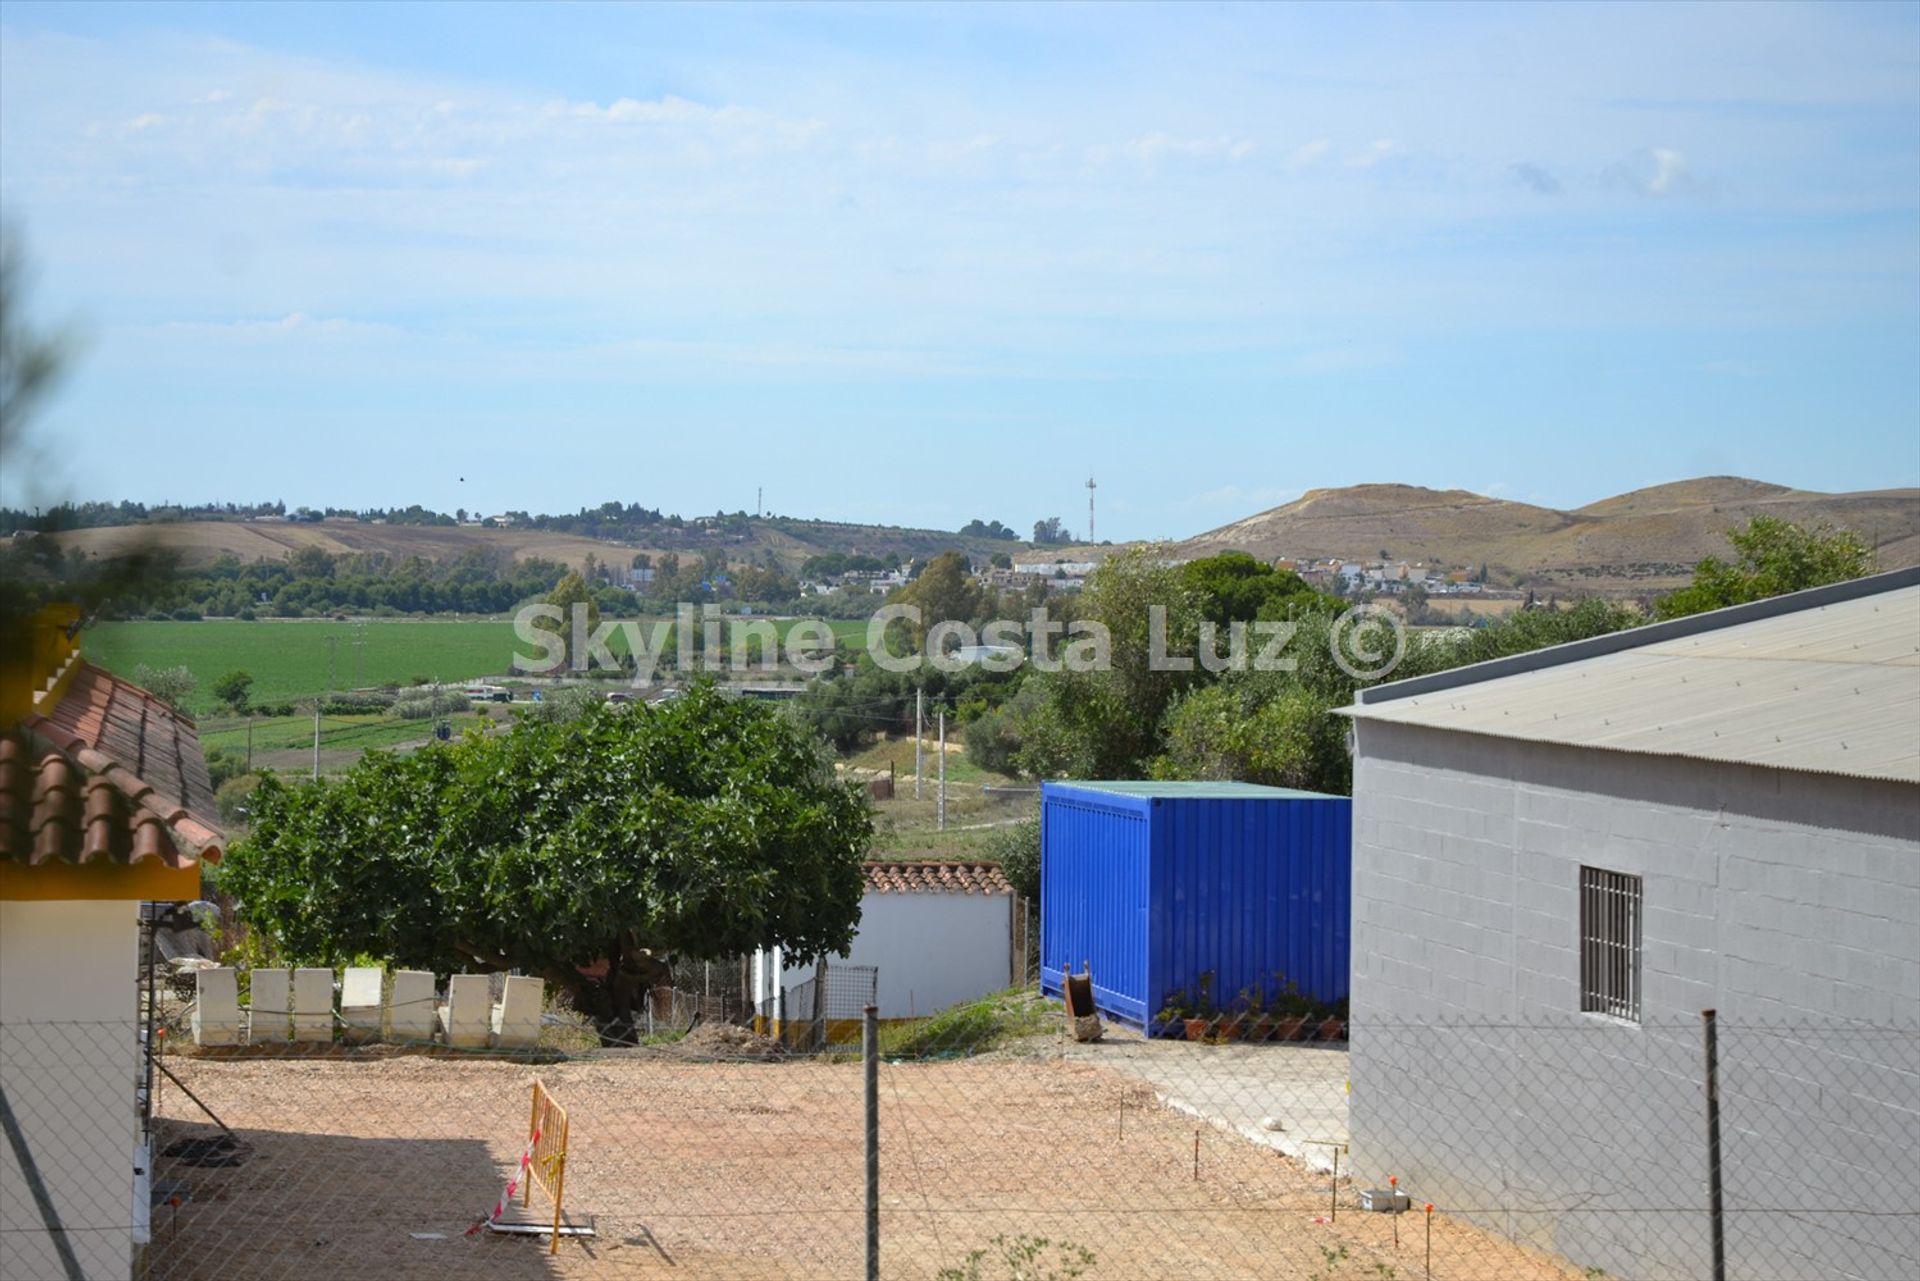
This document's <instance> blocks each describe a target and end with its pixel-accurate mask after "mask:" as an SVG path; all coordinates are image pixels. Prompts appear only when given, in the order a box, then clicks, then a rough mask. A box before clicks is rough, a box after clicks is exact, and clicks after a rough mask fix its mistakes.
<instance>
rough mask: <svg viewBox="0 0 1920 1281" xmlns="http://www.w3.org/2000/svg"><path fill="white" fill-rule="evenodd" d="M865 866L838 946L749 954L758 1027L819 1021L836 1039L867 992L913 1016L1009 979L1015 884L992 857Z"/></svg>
mask: <svg viewBox="0 0 1920 1281" xmlns="http://www.w3.org/2000/svg"><path fill="white" fill-rule="evenodd" d="M865 871H866V892H865V893H864V894H863V895H862V896H861V899H860V925H859V928H858V931H857V932H856V933H855V934H854V938H853V946H852V948H850V949H849V950H848V951H847V953H846V954H845V955H844V956H839V957H830V958H828V959H827V960H825V961H823V962H821V963H820V964H819V965H805V966H791V965H788V964H786V960H785V957H784V956H783V955H782V950H781V949H780V948H777V947H774V948H763V949H761V950H760V951H758V952H756V953H755V954H754V958H753V992H754V1010H755V1014H756V1016H757V1017H756V1022H759V1023H760V1024H761V1025H762V1026H763V1027H767V1026H787V1025H792V1024H796V1023H806V1024H812V1023H815V1022H819V1023H823V1024H824V1025H825V1027H824V1029H823V1030H824V1031H825V1033H826V1034H828V1035H830V1036H832V1037H833V1038H834V1039H841V1037H843V1036H844V1035H846V1034H847V1033H848V1032H850V1031H852V1029H850V1028H848V1027H846V1026H845V1025H846V1024H847V1023H849V1022H851V1023H855V1024H857V1021H858V1020H859V1018H860V1013H861V1007H862V1006H863V1005H865V1004H866V1002H867V1001H868V1000H871V1001H872V1002H873V1003H874V1004H875V1005H877V1006H879V1009H880V1017H881V1018H882V1019H889V1020H896V1019H911V1018H920V1017H924V1016H925V1015H928V1014H934V1013H937V1012H938V1011H940V1010H944V1009H947V1008H948V1007H950V1006H954V1005H959V1004H961V1003H963V1002H966V1001H972V1000H977V999H978V998H980V997H982V996H986V995H987V994H989V993H991V992H998V991H1000V990H1001V989H1003V988H1005V987H1008V986H1009V985H1010V984H1011V983H1012V982H1013V966H1014V941H1013V922H1014V916H1013V886H1012V884H1011V883H1009V882H1008V880H1007V878H1006V877H1005V876H1004V875H1002V874H1001V871H1000V868H999V865H998V864H995V863H952V862H948V863H914V862H878V861H876V862H869V863H867V864H866V865H865ZM823 979H824V982H822V980H823ZM816 994H817V995H816ZM854 1034H855V1035H857V1032H855V1033H854Z"/></svg>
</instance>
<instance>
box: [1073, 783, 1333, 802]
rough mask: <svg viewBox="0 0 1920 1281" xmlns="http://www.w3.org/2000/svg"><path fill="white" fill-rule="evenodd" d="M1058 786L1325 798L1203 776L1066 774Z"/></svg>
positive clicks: (1123, 793) (1136, 792)
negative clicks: (1095, 776) (1086, 776)
mask: <svg viewBox="0 0 1920 1281" xmlns="http://www.w3.org/2000/svg"><path fill="white" fill-rule="evenodd" d="M1058 786H1061V787H1079V788H1085V789H1086V790H1087V791H1090V792H1113V793H1115V794H1117V795H1120V796H1159V797H1166V798H1172V797H1180V798H1182V799H1190V798H1206V797H1212V798H1215V799H1224V798H1231V799H1233V800H1241V801H1261V800H1265V801H1284V800H1300V799H1302V798H1310V799H1313V800H1322V799H1324V798H1325V796H1326V793H1324V792H1303V791H1299V790H1298V789H1296V788H1291V787H1268V786H1267V785H1266V784H1264V783H1234V782H1227V781H1214V780H1209V779H1200V780H1196V781H1191V782H1189V781H1185V780H1176V781H1167V780H1157V779H1144V780H1141V779H1079V778H1063V779H1061V780H1059V783H1058Z"/></svg>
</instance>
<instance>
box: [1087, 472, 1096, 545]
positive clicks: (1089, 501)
mask: <svg viewBox="0 0 1920 1281" xmlns="http://www.w3.org/2000/svg"><path fill="white" fill-rule="evenodd" d="M1095 488H1096V486H1095V485H1094V483H1093V477H1091V476H1089V477H1087V541H1088V542H1089V543H1091V542H1094V541H1096V540H1095V538H1094V536H1093V491H1094V489H1095Z"/></svg>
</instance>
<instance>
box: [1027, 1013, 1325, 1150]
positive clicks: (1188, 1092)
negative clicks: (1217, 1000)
mask: <svg viewBox="0 0 1920 1281" xmlns="http://www.w3.org/2000/svg"><path fill="white" fill-rule="evenodd" d="M1063 1054H1064V1057H1066V1058H1069V1059H1073V1060H1076V1061H1079V1062H1086V1063H1099V1064H1101V1065H1102V1066H1104V1067H1109V1068H1112V1069H1113V1070H1114V1071H1117V1072H1125V1073H1126V1074H1128V1075H1129V1076H1134V1077H1137V1078H1139V1079H1140V1080H1141V1081H1144V1082H1146V1083H1147V1084H1148V1085H1150V1086H1152V1087H1153V1090H1154V1094H1155V1096H1156V1097H1157V1098H1158V1099H1159V1100H1160V1102H1161V1103H1163V1104H1164V1105H1165V1106H1167V1107H1170V1108H1173V1109H1174V1110H1176V1111H1180V1112H1185V1113H1187V1114H1188V1115H1189V1116H1192V1117H1195V1118H1197V1119H1200V1120H1203V1121H1205V1122H1207V1123H1208V1124H1209V1125H1212V1126H1214V1127H1215V1128H1217V1129H1221V1130H1225V1131H1227V1132H1229V1133H1233V1134H1238V1135H1240V1136H1241V1137H1242V1138H1244V1139H1246V1140H1247V1141H1248V1142H1250V1143H1258V1144H1260V1145H1262V1146H1264V1147H1270V1148H1273V1149H1274V1150H1275V1151H1278V1152H1284V1153H1285V1154H1286V1155H1288V1156H1290V1157H1293V1158H1294V1159H1295V1160H1297V1161H1299V1162H1301V1163H1302V1164H1303V1165H1305V1166H1306V1167H1307V1168H1308V1169H1312V1170H1327V1169H1331V1168H1332V1166H1333V1154H1334V1151H1335V1148H1336V1146H1337V1147H1338V1148H1340V1149H1344V1148H1345V1146H1346V1143H1347V1047H1346V1044H1345V1042H1327V1043H1313V1042H1291V1043H1287V1044H1273V1043H1258V1042H1230V1043H1228V1044H1226V1045H1197V1044H1193V1043H1191V1042H1188V1041H1171V1040H1167V1039H1165V1038H1147V1037H1143V1036H1141V1035H1140V1033H1139V1032H1137V1031H1135V1030H1133V1029H1132V1028H1127V1027H1116V1026H1114V1025H1112V1024H1109V1025H1108V1027H1107V1035H1106V1037H1105V1038H1104V1039H1103V1040H1100V1041H1097V1042H1093V1043H1090V1044H1077V1043H1069V1044H1067V1045H1066V1047H1065V1049H1064V1050H1063ZM1276 1125H1277V1127H1278V1128H1274V1127H1275V1126H1276ZM1346 1166H1347V1160H1346V1155H1345V1153H1344V1150H1343V1151H1342V1154H1341V1157H1340V1168H1341V1169H1343V1170H1344V1169H1345V1168H1346Z"/></svg>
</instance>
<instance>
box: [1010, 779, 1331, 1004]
mask: <svg viewBox="0 0 1920 1281" xmlns="http://www.w3.org/2000/svg"><path fill="white" fill-rule="evenodd" d="M1352 866H1353V803H1352V802H1351V801H1350V800H1348V799H1347V798H1346V797H1344V796H1326V795H1323V794H1321V793H1319V792H1296V791H1289V790H1288V789H1286V788H1280V787H1260V786H1257V785H1255V784H1252V783H1048V784H1046V785H1045V786H1044V787H1043V788H1042V789H1041V794H1040V986H1041V990H1042V991H1044V992H1046V993H1048V994H1049V995H1053V996H1057V995H1059V993H1060V987H1061V976H1062V974H1063V973H1064V972H1065V971H1066V970H1068V969H1072V970H1073V971H1074V972H1076V973H1078V972H1079V971H1081V970H1082V969H1084V968H1085V967H1087V966H1088V965H1089V964H1091V966H1092V968H1093V993H1094V1001H1095V1004H1096V1005H1097V1006H1098V1007H1099V1008H1100V1010H1101V1012H1102V1013H1104V1014H1107V1015H1109V1016H1111V1017H1113V1018H1117V1019H1120V1020H1123V1021H1125V1022H1129V1023H1134V1024H1138V1025H1141V1026H1145V1027H1148V1028H1149V1029H1150V1030H1151V1029H1152V1026H1153V1024H1152V1020H1153V1018H1154V1016H1155V1015H1156V1014H1158V1013H1159V1012H1160V1009H1161V1008H1162V1006H1163V1005H1164V1004H1165V1002H1166V1000H1167V998H1168V996H1169V995H1170V994H1172V993H1176V992H1181V991H1186V992H1192V993H1196V994H1197V992H1198V989H1199V984H1200V980H1201V976H1202V975H1205V974H1211V975H1213V982H1212V995H1213V999H1214V1001H1215V1002H1216V1003H1217V1004H1218V1005H1220V1006H1221V1007H1222V1008H1225V1007H1226V1006H1228V1005H1229V1004H1231V1003H1232V1001H1233V1000H1234V999H1235V997H1236V995H1237V994H1238V993H1239V992H1240V991H1241V989H1243V988H1250V987H1252V986H1254V985H1255V984H1256V983H1257V984H1260V985H1261V986H1262V987H1263V989H1264V990H1265V992H1266V994H1267V995H1268V996H1269V997H1271V996H1272V995H1274V989H1275V985H1276V979H1275V975H1276V974H1279V975H1284V976H1285V978H1286V981H1288V982H1291V983H1294V984H1295V985H1297V986H1298V987H1299V989H1300V991H1301V992H1303V993H1305V994H1306V995H1308V996H1311V997H1313V998H1315V999H1316V1000H1320V1001H1327V1002H1331V1001H1337V1000H1341V999H1343V998H1344V997H1345V996H1346V995H1347V975H1348V970H1349V952H1348V939H1349V937H1350V935H1349V916H1350V912H1351V907H1350V904H1351V899H1350V886H1351V882H1352Z"/></svg>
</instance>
